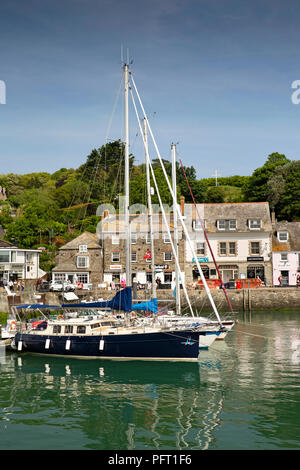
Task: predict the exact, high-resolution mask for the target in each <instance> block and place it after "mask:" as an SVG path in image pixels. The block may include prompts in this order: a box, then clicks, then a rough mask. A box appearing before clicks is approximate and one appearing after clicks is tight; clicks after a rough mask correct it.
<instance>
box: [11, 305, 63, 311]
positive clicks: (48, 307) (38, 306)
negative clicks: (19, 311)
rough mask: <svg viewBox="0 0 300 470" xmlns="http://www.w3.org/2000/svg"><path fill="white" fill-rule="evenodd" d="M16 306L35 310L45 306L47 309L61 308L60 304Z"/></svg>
mask: <svg viewBox="0 0 300 470" xmlns="http://www.w3.org/2000/svg"><path fill="white" fill-rule="evenodd" d="M16 308H24V309H30V310H37V309H42V308H47V309H55V310H57V309H61V305H45V304H24V305H18V306H16Z"/></svg>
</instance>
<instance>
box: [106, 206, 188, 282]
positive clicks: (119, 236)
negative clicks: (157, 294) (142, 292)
mask: <svg viewBox="0 0 300 470" xmlns="http://www.w3.org/2000/svg"><path fill="white" fill-rule="evenodd" d="M167 217H168V220H169V222H170V232H171V237H172V240H174V227H173V222H172V215H171V214H167ZM152 220H153V226H154V230H153V233H154V263H155V280H157V279H158V278H159V280H160V283H161V288H165V289H168V288H171V287H172V285H173V283H174V280H175V271H176V269H175V267H176V264H175V258H174V253H173V250H172V244H171V241H170V238H169V235H168V231H167V228H166V226H165V224H164V221H163V218H162V214H154V215H153V218H152ZM169 222H168V225H169ZM125 228H126V226H125V217H124V215H109V214H105V216H104V218H103V219H102V221H101V223H100V224H99V227H98V229H99V234H100V239H101V245H102V247H103V280H104V282H106V283H107V284H110V283H111V282H114V283H116V284H119V283H121V282H122V281H123V280H124V281H126V230H125ZM130 232H131V244H130V250H131V281H136V282H139V283H140V284H142V285H145V284H146V283H147V282H151V283H152V268H151V261H152V256H151V247H150V241H151V240H150V224H149V219H148V215H146V214H139V215H130ZM178 238H179V241H178V252H179V256H178V257H179V264H180V266H181V269H182V270H184V248H185V244H184V240H183V237H182V231H181V230H179V233H178ZM182 275H183V277H184V273H183V274H182Z"/></svg>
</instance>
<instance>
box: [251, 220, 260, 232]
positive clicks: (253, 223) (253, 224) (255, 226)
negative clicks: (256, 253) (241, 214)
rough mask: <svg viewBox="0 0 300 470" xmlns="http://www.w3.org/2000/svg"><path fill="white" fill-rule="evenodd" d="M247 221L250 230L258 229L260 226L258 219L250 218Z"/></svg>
mask: <svg viewBox="0 0 300 470" xmlns="http://www.w3.org/2000/svg"><path fill="white" fill-rule="evenodd" d="M248 223H249V228H250V230H259V229H260V228H261V220H260V219H250V220H249V222H248Z"/></svg>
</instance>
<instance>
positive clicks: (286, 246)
mask: <svg viewBox="0 0 300 470" xmlns="http://www.w3.org/2000/svg"><path fill="white" fill-rule="evenodd" d="M280 231H283V232H285V231H287V232H288V234H289V235H288V240H287V241H286V242H280V241H279V240H278V237H277V233H278V232H280ZM272 245H273V251H300V222H276V224H275V225H274V226H273V233H272Z"/></svg>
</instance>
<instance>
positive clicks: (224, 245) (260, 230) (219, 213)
mask: <svg viewBox="0 0 300 470" xmlns="http://www.w3.org/2000/svg"><path fill="white" fill-rule="evenodd" d="M198 214H199V215H200V218H201V219H202V220H203V221H204V225H205V231H206V234H207V237H208V240H209V243H210V245H211V248H212V251H213V253H214V256H215V260H216V263H217V265H218V268H219V271H220V273H221V276H222V279H223V281H224V282H228V281H230V280H232V279H254V278H257V277H258V276H259V278H260V279H261V280H262V281H265V282H266V284H267V285H271V284H272V280H273V279H272V256H271V252H272V248H271V236H272V224H271V217H270V211H269V204H268V203H267V202H253V203H222V204H219V203H215V204H197V211H196V209H195V206H194V205H193V204H185V205H184V217H185V222H186V225H187V227H188V229H189V232H190V234H191V238H192V243H193V244H194V246H193V248H194V251H195V253H196V255H197V258H198V261H199V263H200V266H201V269H202V271H203V273H204V276H205V278H206V279H218V275H217V271H216V267H215V264H214V262H213V259H212V256H211V253H210V250H209V247H208V244H207V242H206V240H205V237H204V234H203V230H202V227H201V224H200V222H199V217H198ZM185 253H186V255H185V256H186V258H185V262H186V266H185V272H186V279H187V282H192V281H197V280H198V279H199V272H198V269H197V266H196V262H195V259H194V257H193V254H192V250H191V248H190V246H189V244H188V243H187V244H186V250H185Z"/></svg>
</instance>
